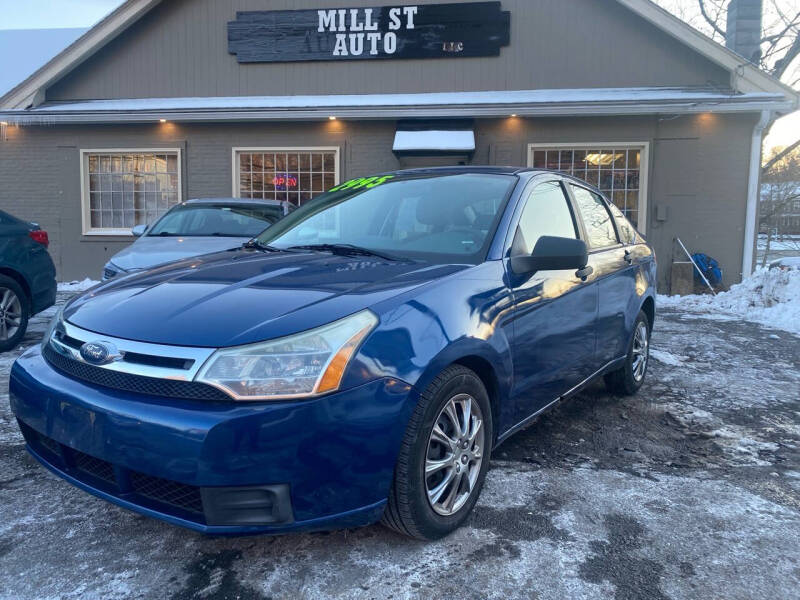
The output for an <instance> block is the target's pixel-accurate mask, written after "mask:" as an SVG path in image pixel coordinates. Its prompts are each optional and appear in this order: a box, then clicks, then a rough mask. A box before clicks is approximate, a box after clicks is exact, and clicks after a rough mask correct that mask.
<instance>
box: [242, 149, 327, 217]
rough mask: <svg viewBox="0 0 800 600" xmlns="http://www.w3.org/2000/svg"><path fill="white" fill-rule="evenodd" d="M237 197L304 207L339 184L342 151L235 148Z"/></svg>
mask: <svg viewBox="0 0 800 600" xmlns="http://www.w3.org/2000/svg"><path fill="white" fill-rule="evenodd" d="M233 160H234V184H233V193H234V196H237V197H240V198H261V199H262V200H283V201H288V202H291V203H292V204H294V205H295V206H300V205H301V204H303V203H304V202H307V201H308V200H311V198H314V197H315V196H319V195H320V194H322V193H323V192H324V191H325V190H328V189H330V188H332V187H333V186H335V185H336V184H337V183H338V182H339V149H338V148H234V151H233Z"/></svg>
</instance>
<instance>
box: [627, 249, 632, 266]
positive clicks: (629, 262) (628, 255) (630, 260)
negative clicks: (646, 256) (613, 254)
mask: <svg viewBox="0 0 800 600" xmlns="http://www.w3.org/2000/svg"><path fill="white" fill-rule="evenodd" d="M625 262H626V263H628V264H631V263H633V256H631V251H630V250H625Z"/></svg>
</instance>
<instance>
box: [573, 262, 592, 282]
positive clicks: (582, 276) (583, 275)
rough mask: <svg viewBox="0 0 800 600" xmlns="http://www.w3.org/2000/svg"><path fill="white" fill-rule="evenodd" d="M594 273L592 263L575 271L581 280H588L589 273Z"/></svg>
mask: <svg viewBox="0 0 800 600" xmlns="http://www.w3.org/2000/svg"><path fill="white" fill-rule="evenodd" d="M592 273H594V269H593V268H592V267H591V265H589V266H586V267H584V268H582V269H578V270H577V271H575V277H577V278H578V279H580V280H581V281H586V280H587V279H588V278H589V275H591V274H592Z"/></svg>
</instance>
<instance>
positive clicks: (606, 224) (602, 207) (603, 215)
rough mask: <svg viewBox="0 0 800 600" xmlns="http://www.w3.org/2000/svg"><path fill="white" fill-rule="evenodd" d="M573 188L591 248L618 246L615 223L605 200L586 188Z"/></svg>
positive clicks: (574, 186)
mask: <svg viewBox="0 0 800 600" xmlns="http://www.w3.org/2000/svg"><path fill="white" fill-rule="evenodd" d="M571 187H572V193H573V194H574V195H575V200H576V201H577V203H578V210H580V212H581V217H583V224H584V227H586V235H587V237H588V240H587V242H588V244H589V247H590V248H605V247H607V246H613V245H615V244H617V243H618V242H617V234H616V232H615V231H614V223H613V222H612V221H611V214H610V213H609V212H608V209H607V208H606V203H605V201H604V200H603V198H601V197H600V196H598V195H597V194H593V193H592V192H590V191H589V190H587V189H585V188H582V187H578V186H576V185H573V186H571Z"/></svg>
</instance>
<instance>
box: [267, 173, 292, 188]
mask: <svg viewBox="0 0 800 600" xmlns="http://www.w3.org/2000/svg"><path fill="white" fill-rule="evenodd" d="M272 185H274V186H275V189H276V190H278V191H286V190H289V189H292V188H296V187H297V177H296V176H295V175H289V174H288V173H281V174H280V175H275V177H273V178H272Z"/></svg>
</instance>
